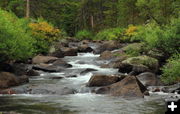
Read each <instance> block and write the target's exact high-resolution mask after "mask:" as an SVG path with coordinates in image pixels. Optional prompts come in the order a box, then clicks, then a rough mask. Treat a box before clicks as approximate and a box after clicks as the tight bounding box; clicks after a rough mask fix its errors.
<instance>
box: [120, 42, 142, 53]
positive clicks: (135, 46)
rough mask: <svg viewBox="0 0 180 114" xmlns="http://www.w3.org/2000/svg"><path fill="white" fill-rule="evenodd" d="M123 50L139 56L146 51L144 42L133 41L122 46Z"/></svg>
mask: <svg viewBox="0 0 180 114" xmlns="http://www.w3.org/2000/svg"><path fill="white" fill-rule="evenodd" d="M122 50H123V51H124V52H125V53H126V54H128V55H131V56H139V55H141V53H142V52H144V51H145V48H144V44H143V43H132V44H129V45H127V46H125V47H123V48H122Z"/></svg>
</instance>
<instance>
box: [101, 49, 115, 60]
mask: <svg viewBox="0 0 180 114" xmlns="http://www.w3.org/2000/svg"><path fill="white" fill-rule="evenodd" d="M112 57H113V54H112V52H111V51H104V52H102V53H101V54H100V57H99V59H106V60H107V59H111V58H112Z"/></svg>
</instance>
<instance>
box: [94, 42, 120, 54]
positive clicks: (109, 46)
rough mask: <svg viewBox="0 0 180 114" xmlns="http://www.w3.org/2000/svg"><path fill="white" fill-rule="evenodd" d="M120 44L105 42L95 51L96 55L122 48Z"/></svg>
mask: <svg viewBox="0 0 180 114" xmlns="http://www.w3.org/2000/svg"><path fill="white" fill-rule="evenodd" d="M120 47H121V46H120V44H119V42H117V41H105V42H104V43H103V44H101V45H100V46H99V47H98V48H97V49H96V50H94V53H95V54H100V53H102V52H104V51H112V50H114V49H118V48H120Z"/></svg>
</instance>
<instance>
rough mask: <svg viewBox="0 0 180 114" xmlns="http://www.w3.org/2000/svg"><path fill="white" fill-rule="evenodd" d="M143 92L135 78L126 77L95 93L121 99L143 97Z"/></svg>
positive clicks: (143, 89)
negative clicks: (120, 97)
mask: <svg viewBox="0 0 180 114" xmlns="http://www.w3.org/2000/svg"><path fill="white" fill-rule="evenodd" d="M145 91H146V88H145V87H144V86H143V84H142V83H141V82H140V81H139V80H138V79H137V78H136V77H134V76H127V77H125V78H124V79H123V80H121V81H119V82H117V83H115V84H112V85H109V86H105V87H101V88H99V89H98V90H97V91H96V93H97V94H110V95H112V96H122V97H143V96H144V92H145Z"/></svg>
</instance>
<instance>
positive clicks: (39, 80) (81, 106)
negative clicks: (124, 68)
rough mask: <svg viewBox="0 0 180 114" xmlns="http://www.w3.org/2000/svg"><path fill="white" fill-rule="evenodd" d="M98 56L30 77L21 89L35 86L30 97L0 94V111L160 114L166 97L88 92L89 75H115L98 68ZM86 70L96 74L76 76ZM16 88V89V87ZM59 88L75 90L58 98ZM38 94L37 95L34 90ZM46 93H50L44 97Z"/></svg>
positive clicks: (83, 57) (78, 58)
mask: <svg viewBox="0 0 180 114" xmlns="http://www.w3.org/2000/svg"><path fill="white" fill-rule="evenodd" d="M98 57H99V55H94V54H92V53H81V54H78V56H75V57H65V58H64V60H65V61H67V62H68V63H69V64H71V65H73V67H72V68H68V69H66V70H65V71H63V72H60V73H42V74H41V76H37V77H31V78H30V83H28V84H26V85H23V86H20V87H21V88H23V87H24V88H27V87H33V86H38V89H36V90H34V91H35V92H34V94H30V93H29V94H28V93H27V94H18V95H0V112H1V111H14V112H19V113H23V114H161V113H162V114H163V113H164V112H165V102H164V99H165V98H166V97H167V95H166V94H162V95H159V94H153V93H152V94H151V95H150V96H146V97H145V98H141V99H139V98H138V99H137V98H131V99H125V98H121V97H112V96H109V95H98V94H94V93H90V89H89V88H87V87H86V86H85V84H86V83H87V82H88V80H89V79H90V77H91V76H92V75H93V73H98V74H117V73H118V70H117V69H104V68H100V64H101V63H104V62H107V61H100V60H98V59H97V58H98ZM86 68H93V69H96V70H98V71H96V72H89V73H87V74H83V75H80V72H81V71H83V70H85V69H86ZM67 75H77V77H72V78H66V77H65V78H63V79H59V80H52V79H50V77H52V76H62V77H64V76H67ZM17 88H18V87H17ZM60 88H71V89H74V90H76V93H75V94H69V95H59V94H58V92H59V91H60ZM39 90H40V91H41V92H40V93H38V91H39ZM47 91H48V92H49V91H51V92H54V94H47V93H48V92H47Z"/></svg>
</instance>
